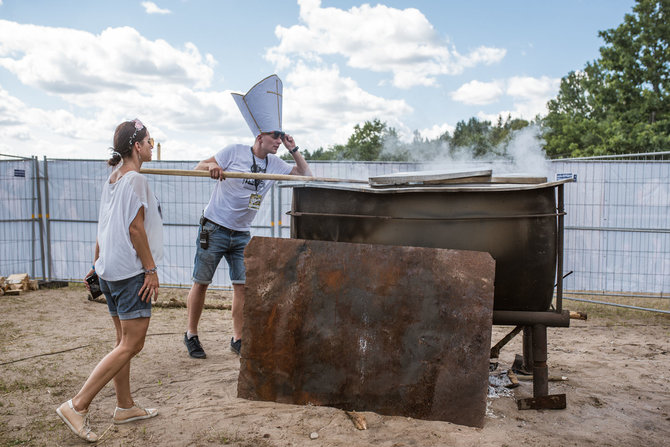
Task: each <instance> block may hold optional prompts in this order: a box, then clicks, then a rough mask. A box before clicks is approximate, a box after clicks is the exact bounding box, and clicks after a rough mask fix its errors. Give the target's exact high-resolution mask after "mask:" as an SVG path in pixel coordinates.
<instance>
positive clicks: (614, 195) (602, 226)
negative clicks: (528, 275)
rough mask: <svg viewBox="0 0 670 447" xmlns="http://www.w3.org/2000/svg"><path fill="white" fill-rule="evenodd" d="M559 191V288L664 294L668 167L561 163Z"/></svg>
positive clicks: (669, 236) (669, 280)
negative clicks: (572, 178)
mask: <svg viewBox="0 0 670 447" xmlns="http://www.w3.org/2000/svg"><path fill="white" fill-rule="evenodd" d="M553 167H554V169H555V172H556V173H572V174H575V175H576V176H577V182H576V183H572V184H568V185H566V187H565V191H566V195H565V203H566V211H567V213H568V214H567V216H566V218H565V255H564V256H565V267H564V268H565V271H566V272H567V271H571V270H572V271H574V274H572V275H570V276H569V277H567V278H566V280H565V282H564V288H565V289H566V290H567V289H570V290H589V291H608V292H624V293H631V292H632V293H654V294H665V295H667V293H668V292H669V291H670V163H669V162H667V161H650V160H612V159H606V160H572V161H571V160H561V161H556V162H554V163H553Z"/></svg>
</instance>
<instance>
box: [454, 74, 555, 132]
mask: <svg viewBox="0 0 670 447" xmlns="http://www.w3.org/2000/svg"><path fill="white" fill-rule="evenodd" d="M560 84H561V80H560V79H558V78H550V77H547V76H542V77H541V78H533V77H529V76H523V77H522V76H514V77H511V78H509V79H507V80H503V81H492V82H480V81H476V80H475V81H470V82H468V83H467V84H463V85H462V86H460V87H459V88H458V89H457V90H456V91H454V92H452V93H451V98H452V99H453V100H454V101H458V102H462V103H464V104H472V105H487V104H493V103H495V102H497V101H499V100H502V99H506V100H509V101H511V102H512V104H513V109H512V110H501V111H499V112H497V113H487V112H479V113H478V114H477V117H478V118H480V119H485V120H488V121H491V122H496V121H497V119H498V116H500V115H502V116H503V117H507V116H508V115H511V116H512V118H523V119H526V120H531V119H534V118H535V117H536V116H537V115H538V114H540V115H545V114H546V113H547V102H548V101H549V100H550V99H551V98H553V97H554V96H556V93H557V92H558V88H559V86H560Z"/></svg>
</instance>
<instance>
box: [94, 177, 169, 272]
mask: <svg viewBox="0 0 670 447" xmlns="http://www.w3.org/2000/svg"><path fill="white" fill-rule="evenodd" d="M117 169H118V168H117ZM110 178H111V176H110ZM140 207H144V230H145V231H146V233H147V239H148V240H149V248H150V249H151V255H152V256H153V258H154V262H155V263H156V265H158V263H159V262H160V261H161V260H162V259H163V219H162V216H161V209H160V204H159V202H158V199H157V198H156V196H155V195H154V194H153V193H152V192H151V189H149V182H148V181H147V179H146V178H145V177H144V176H143V175H142V174H140V173H139V172H135V171H129V172H126V173H125V174H124V175H123V177H121V178H120V179H118V180H117V181H116V182H115V183H110V181H109V179H107V181H106V182H105V185H104V186H103V188H102V198H101V200H100V215H99V217H98V246H99V247H100V254H99V257H98V259H97V261H96V262H95V271H96V273H97V274H98V276H100V277H101V278H102V279H104V280H105V281H120V280H122V279H127V278H131V277H133V276H135V275H139V274H140V273H142V272H143V271H144V268H143V266H142V261H140V258H139V257H138V256H137V252H136V251H135V247H134V246H133V243H132V241H131V240H130V231H129V228H130V223H131V222H132V221H133V219H135V217H137V213H138V212H139V210H140Z"/></svg>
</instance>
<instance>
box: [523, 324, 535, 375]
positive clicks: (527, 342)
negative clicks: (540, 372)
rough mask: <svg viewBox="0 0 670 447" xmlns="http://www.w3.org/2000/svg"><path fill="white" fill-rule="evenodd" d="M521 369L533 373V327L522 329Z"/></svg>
mask: <svg viewBox="0 0 670 447" xmlns="http://www.w3.org/2000/svg"><path fill="white" fill-rule="evenodd" d="M522 369H523V370H524V371H527V372H528V374H532V373H533V327H532V326H524V327H523V364H522Z"/></svg>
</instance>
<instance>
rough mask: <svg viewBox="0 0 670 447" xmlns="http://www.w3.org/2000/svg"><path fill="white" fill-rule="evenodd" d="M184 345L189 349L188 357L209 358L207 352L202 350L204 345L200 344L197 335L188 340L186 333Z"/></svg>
mask: <svg viewBox="0 0 670 447" xmlns="http://www.w3.org/2000/svg"><path fill="white" fill-rule="evenodd" d="M184 344H185V345H186V348H187V349H188V355H190V356H191V357H193V358H194V359H204V358H207V354H205V350H204V349H202V345H201V344H200V340H198V336H197V335H194V336H193V337H191V338H188V337H187V335H186V332H184Z"/></svg>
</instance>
